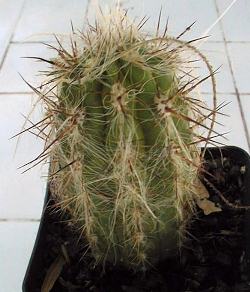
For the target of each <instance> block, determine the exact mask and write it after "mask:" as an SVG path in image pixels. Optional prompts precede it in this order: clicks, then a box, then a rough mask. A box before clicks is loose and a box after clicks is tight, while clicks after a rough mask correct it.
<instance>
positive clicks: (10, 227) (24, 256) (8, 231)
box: [0, 222, 39, 292]
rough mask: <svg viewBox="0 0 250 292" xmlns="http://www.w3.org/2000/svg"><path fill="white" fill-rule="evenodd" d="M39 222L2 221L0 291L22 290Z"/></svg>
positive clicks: (13, 291) (0, 229) (16, 291)
mask: <svg viewBox="0 0 250 292" xmlns="http://www.w3.org/2000/svg"><path fill="white" fill-rule="evenodd" d="M38 226H39V222H0V238H1V240H0V251H1V252H0V271H1V273H0V283H1V285H0V292H21V291H22V282H23V278H24V275H25V272H26V269H27V266H28V262H29V259H30V256H31V252H32V249H33V245H34V242H35V238H36V234H37V230H38Z"/></svg>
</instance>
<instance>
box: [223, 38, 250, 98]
mask: <svg viewBox="0 0 250 292" xmlns="http://www.w3.org/2000/svg"><path fill="white" fill-rule="evenodd" d="M228 49H229V56H230V59H231V62H232V67H233V73H234V77H235V80H236V86H237V88H238V90H239V92H240V93H250V82H249V72H250V43H241V44H240V43H231V44H228Z"/></svg>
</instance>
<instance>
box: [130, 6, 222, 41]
mask: <svg viewBox="0 0 250 292" xmlns="http://www.w3.org/2000/svg"><path fill="white" fill-rule="evenodd" d="M124 2H125V3H126V5H127V6H128V7H131V14H132V15H133V16H137V17H139V19H140V18H142V17H143V16H144V15H146V16H149V17H150V19H149V20H148V22H147V23H146V24H145V29H146V30H149V31H151V32H154V31H155V29H156V26H157V22H158V16H159V12H160V9H161V7H162V25H163V26H165V24H166V21H167V18H168V17H169V26H168V27H169V34H170V35H173V36H178V35H179V34H180V33H182V32H183V31H184V30H185V29H186V28H187V27H188V26H190V25H191V24H192V23H193V22H194V21H196V23H195V24H194V26H193V27H192V28H191V30H190V31H189V32H187V33H186V34H185V35H184V36H183V39H186V40H190V39H194V38H198V37H200V36H202V35H203V33H204V32H206V31H207V29H208V28H209V27H210V26H211V25H212V24H213V23H214V22H215V20H216V19H217V13H216V9H215V5H214V0H206V1H200V0H168V1H166V0H162V1H151V0H144V1H135V0H131V1H124ZM209 35H210V36H211V37H210V38H209V40H210V41H211V40H213V41H214V40H217V41H218V40H222V35H221V32H220V27H219V25H218V24H217V25H216V26H215V27H214V28H213V29H212V30H211V31H210V32H209Z"/></svg>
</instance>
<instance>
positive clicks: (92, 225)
mask: <svg viewBox="0 0 250 292" xmlns="http://www.w3.org/2000/svg"><path fill="white" fill-rule="evenodd" d="M141 26H142V22H141V23H137V24H135V23H134V22H133V21H130V20H129V19H128V17H127V15H126V13H125V12H124V11H122V10H121V9H117V11H116V12H115V13H114V12H112V13H111V14H110V15H109V14H107V15H105V16H103V15H102V16H99V17H98V19H97V21H96V23H95V26H89V27H88V28H87V29H86V32H85V33H80V34H78V35H76V34H75V33H74V34H73V38H72V42H71V49H70V50H66V49H65V48H63V47H62V46H61V47H60V48H59V49H58V48H57V49H56V50H57V51H58V57H57V58H55V59H53V60H50V61H48V62H50V64H52V69H51V71H50V72H49V73H48V74H47V75H48V76H49V77H50V81H49V82H50V83H51V84H52V85H53V86H52V87H53V90H50V92H49V93H47V94H42V93H39V94H40V96H41V101H42V102H43V103H44V105H45V107H46V116H45V118H44V119H43V120H42V121H41V123H40V128H44V127H45V128H46V127H47V126H50V131H49V133H48V134H47V136H46V145H45V149H44V151H43V153H41V154H40V155H39V157H38V158H39V159H43V158H44V157H45V156H46V157H48V156H49V158H50V165H51V167H50V176H49V178H50V191H51V195H52V196H53V198H54V199H55V201H56V203H57V205H58V206H59V207H60V208H61V210H62V211H63V212H66V213H67V214H68V216H69V218H70V220H71V221H72V224H71V225H72V226H75V230H76V231H77V232H79V238H80V240H81V238H82V240H83V241H84V242H87V243H88V246H89V248H90V250H91V253H92V255H93V258H94V259H95V260H96V263H99V264H102V265H104V266H105V263H106V262H109V263H112V264H114V265H124V266H126V267H128V268H129V269H130V268H132V269H135V270H136V269H145V268H147V267H152V266H154V265H155V264H156V263H157V262H158V261H159V260H162V259H164V258H166V257H169V256H172V255H174V254H175V253H176V251H178V249H179V248H180V246H181V244H182V242H183V240H184V238H185V227H186V226H187V224H188V222H189V220H190V218H191V216H192V215H193V213H194V211H195V202H196V200H197V197H199V192H198V190H199V189H200V184H201V183H200V182H199V179H198V173H199V170H200V168H201V166H202V158H201V157H202V155H201V153H200V150H199V148H198V145H197V143H198V142H199V141H200V140H202V137H201V133H200V131H198V128H204V129H205V130H208V132H209V134H208V137H207V138H205V141H207V140H208V138H209V136H210V135H211V132H212V130H211V128H210V126H211V124H213V111H211V112H209V113H208V114H206V115H204V114H202V109H204V105H203V103H202V102H201V101H200V100H199V99H197V98H196V97H195V96H192V92H193V89H194V88H195V87H196V85H198V84H199V83H200V81H198V79H197V78H196V77H194V75H192V72H191V71H190V64H192V62H191V61H192V60H193V59H195V55H196V57H197V56H198V57H200V58H201V59H202V60H203V61H204V62H205V63H206V65H207V67H208V68H209V72H210V73H211V75H212V71H211V70H212V69H211V67H210V66H209V64H208V62H207V61H206V58H205V57H204V56H203V55H202V54H200V53H199V52H198V50H197V49H195V48H194V47H193V46H192V45H191V43H186V42H184V41H181V40H179V39H175V38H171V37H168V36H167V35H166V34H164V35H161V36H159V32H158V31H157V33H156V34H155V35H154V36H149V35H146V34H145V33H144V32H143V31H142V27H141ZM75 39H77V40H75ZM187 52H189V53H190V54H189V57H186V56H188V53H187ZM186 53H187V54H186ZM188 72H189V73H188ZM212 78H213V76H212ZM214 100H215V98H214ZM207 119H210V122H211V120H212V123H211V124H210V126H205V121H206V120H207Z"/></svg>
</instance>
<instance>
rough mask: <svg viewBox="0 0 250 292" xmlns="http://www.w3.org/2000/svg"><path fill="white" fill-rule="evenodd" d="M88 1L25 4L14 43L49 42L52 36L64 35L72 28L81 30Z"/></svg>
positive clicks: (52, 1) (54, 1) (47, 1)
mask: <svg viewBox="0 0 250 292" xmlns="http://www.w3.org/2000/svg"><path fill="white" fill-rule="evenodd" d="M87 4H88V0H71V1H68V0H43V1H33V0H27V1H26V2H25V6H24V11H23V13H22V16H21V19H20V21H19V23H18V26H17V28H16V31H15V34H14V41H22V42H23V41H41V40H42V41H51V40H54V37H53V36H52V34H58V35H64V34H68V33H69V32H70V30H71V24H70V22H71V20H72V22H73V24H74V26H75V27H76V28H78V29H82V26H83V20H84V16H85V12H86V8H87Z"/></svg>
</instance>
